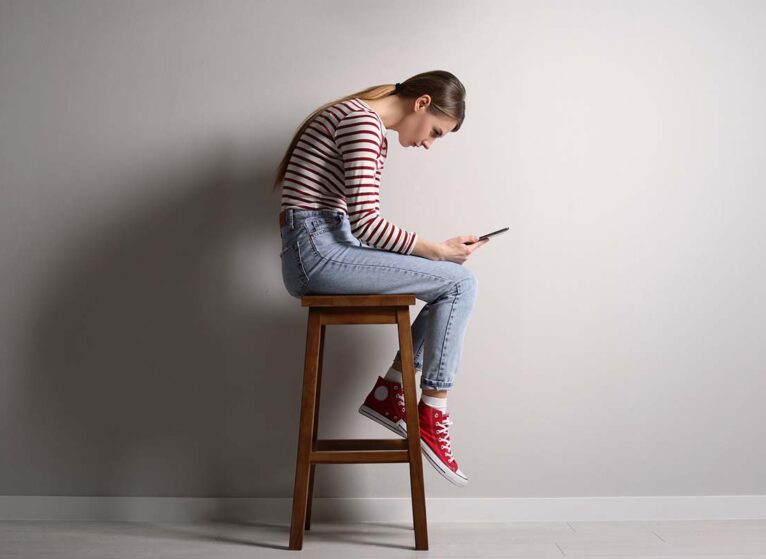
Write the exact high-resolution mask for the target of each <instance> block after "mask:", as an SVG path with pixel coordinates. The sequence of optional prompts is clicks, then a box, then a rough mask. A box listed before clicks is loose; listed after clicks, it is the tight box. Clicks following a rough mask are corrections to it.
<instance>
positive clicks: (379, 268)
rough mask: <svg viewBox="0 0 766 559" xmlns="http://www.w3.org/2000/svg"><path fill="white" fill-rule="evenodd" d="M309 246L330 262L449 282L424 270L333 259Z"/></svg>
mask: <svg viewBox="0 0 766 559" xmlns="http://www.w3.org/2000/svg"><path fill="white" fill-rule="evenodd" d="M338 244H342V243H338ZM311 246H312V248H313V250H314V252H315V253H316V255H317V256H318V257H319V258H321V259H322V260H325V261H327V262H332V263H334V264H341V265H343V266H350V267H352V268H354V267H363V268H375V269H376V270H395V271H397V272H405V273H410V274H417V275H419V276H423V277H429V278H435V279H438V280H441V281H443V282H445V283H449V282H450V280H449V279H447V278H444V277H442V276H435V275H433V274H427V273H425V272H418V271H415V270H408V269H406V268H397V267H396V266H383V265H381V264H351V263H349V262H343V261H342V260H335V259H333V258H328V257H327V256H323V255H322V254H320V253H319V251H318V250H317V249H316V247H315V246H314V244H313V243H312V244H311ZM402 256H410V255H407V254H403V255H402ZM415 258H420V257H419V256H416V257H415Z"/></svg>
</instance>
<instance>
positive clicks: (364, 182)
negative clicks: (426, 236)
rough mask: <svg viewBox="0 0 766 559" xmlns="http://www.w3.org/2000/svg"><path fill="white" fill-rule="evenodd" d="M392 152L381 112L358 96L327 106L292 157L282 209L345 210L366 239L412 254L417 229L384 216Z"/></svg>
mask: <svg viewBox="0 0 766 559" xmlns="http://www.w3.org/2000/svg"><path fill="white" fill-rule="evenodd" d="M387 154H388V141H387V140H386V127H385V126H384V125H383V121H382V120H381V118H380V116H378V113H376V112H375V111H374V110H373V109H372V107H370V106H369V105H368V104H367V103H365V102H364V101H363V100H361V99H358V98H354V99H349V100H347V101H342V102H340V103H336V104H335V105H332V106H331V107H328V108H327V109H325V110H324V111H322V112H321V113H320V114H318V115H317V116H316V118H314V119H313V120H312V121H311V124H309V126H308V127H307V128H306V130H305V131H304V132H303V134H302V135H301V137H300V138H299V140H298V143H297V144H296V145H295V149H293V153H292V155H291V156H290V159H289V161H288V165H287V170H286V172H285V177H284V179H283V180H282V183H281V187H282V201H281V208H280V209H281V210H284V209H286V208H299V209H306V210H317V209H331V210H342V211H344V212H345V213H346V214H347V215H348V219H349V222H350V224H351V233H352V234H353V235H354V237H356V238H357V239H359V240H360V241H362V242H363V243H365V244H367V245H370V246H373V247H375V248H379V249H382V250H388V251H392V252H398V253H401V254H412V251H413V250H414V248H415V242H416V240H417V237H418V235H417V233H415V232H411V231H405V230H404V229H401V228H399V227H397V226H396V225H394V224H393V223H391V222H390V221H387V220H386V219H384V218H383V216H381V215H380V175H381V171H382V170H383V165H384V162H385V159H386V155H387Z"/></svg>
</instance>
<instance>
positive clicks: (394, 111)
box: [365, 95, 407, 132]
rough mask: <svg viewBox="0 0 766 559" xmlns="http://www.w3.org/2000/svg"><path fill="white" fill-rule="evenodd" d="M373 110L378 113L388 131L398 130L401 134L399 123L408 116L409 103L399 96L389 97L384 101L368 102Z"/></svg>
mask: <svg viewBox="0 0 766 559" xmlns="http://www.w3.org/2000/svg"><path fill="white" fill-rule="evenodd" d="M365 103H367V104H368V105H369V106H370V107H372V110H374V111H375V112H376V113H378V116H379V117H380V120H382V121H383V126H385V127H386V129H387V130H396V131H397V132H399V128H398V126H399V123H400V122H401V121H402V119H403V118H404V117H405V115H406V114H407V112H406V104H407V102H406V101H405V100H404V99H402V98H401V97H399V96H398V95H389V96H388V97H383V98H382V99H374V100H372V101H366V100H365Z"/></svg>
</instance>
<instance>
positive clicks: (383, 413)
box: [359, 377, 407, 438]
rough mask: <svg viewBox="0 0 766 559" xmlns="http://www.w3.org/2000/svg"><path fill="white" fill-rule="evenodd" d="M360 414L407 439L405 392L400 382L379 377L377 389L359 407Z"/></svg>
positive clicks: (376, 384)
mask: <svg viewBox="0 0 766 559" xmlns="http://www.w3.org/2000/svg"><path fill="white" fill-rule="evenodd" d="M359 413H361V414H362V415H364V416H366V417H369V418H370V419H372V420H373V421H377V422H378V423H380V424H381V425H383V427H387V428H389V429H391V430H392V431H393V432H394V433H396V434H397V435H400V436H402V437H405V438H406V437H407V422H406V419H405V412H404V390H403V388H402V385H401V384H399V383H398V382H394V381H392V380H388V379H387V378H383V377H378V380H377V382H376V383H375V387H374V388H373V389H372V391H371V392H370V393H369V394H368V395H367V398H366V399H365V401H364V403H363V404H362V405H361V406H360V407H359Z"/></svg>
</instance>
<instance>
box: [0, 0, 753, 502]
mask: <svg viewBox="0 0 766 559" xmlns="http://www.w3.org/2000/svg"><path fill="white" fill-rule="evenodd" d="M764 27H766V8H764V4H763V3H761V2H742V1H740V2H681V1H677V2H640V3H635V2H622V3H616V2H606V1H605V2H593V1H589V2H583V1H581V2H576V3H571V2H563V1H562V2H532V1H530V2H513V3H512V2H506V1H493V2H483V3H467V2H457V1H449V2H444V1H440V2H435V1H431V2H419V3H409V2H406V3H405V2H399V3H397V2H375V3H373V2H350V1H348V2H341V1H324V2H308V1H306V2H271V3H267V2H246V1H226V2H212V1H210V2H196V1H194V2H193V1H183V2H181V1H178V2H170V1H165V2H148V1H147V2H133V1H130V2H128V1H125V2H100V1H92V2H80V1H62V2H53V1H51V2H40V1H15V2H12V1H3V2H2V3H0V186H1V187H2V191H1V192H2V203H1V205H0V212H1V214H0V219H1V220H0V267H1V269H2V275H1V276H0V312H2V321H0V445H1V447H2V450H1V451H0V494H4V495H150V496H263V497H289V496H290V495H291V494H292V483H293V468H294V460H295V449H296V439H297V426H298V412H299V407H300V402H299V398H300V396H299V391H300V385H301V374H302V360H303V344H304V340H305V328H306V323H305V318H306V314H305V310H304V309H301V308H300V306H299V303H298V301H297V300H295V299H292V298H291V297H290V296H289V295H288V294H287V293H286V291H285V290H284V287H283V285H282V279H281V275H280V267H279V257H278V254H279V249H280V244H279V234H278V231H277V223H276V215H277V212H278V206H279V199H278V196H276V195H271V194H270V192H269V186H268V183H269V179H270V177H271V174H272V170H273V168H274V166H275V164H276V163H277V162H278V160H279V158H280V157H281V155H282V153H283V150H284V149H285V147H286V144H287V142H288V141H289V138H290V136H291V134H292V132H293V130H294V129H295V127H296V126H297V125H298V123H299V122H300V121H301V120H302V119H303V118H304V117H305V115H306V114H308V113H309V112H310V111H311V110H313V109H314V108H315V107H316V106H318V105H320V104H322V103H323V102H325V101H327V100H330V99H334V98H337V97H339V96H341V95H344V94H346V93H348V92H351V91H356V90H359V89H362V88H364V87H366V86H368V85H372V84H377V83H387V82H394V81H401V80H403V79H405V78H407V77H408V76H410V75H412V74H415V73H418V72H421V71H425V70H431V69H437V68H443V69H447V70H450V71H452V72H454V73H455V74H456V75H457V76H459V77H460V78H461V80H463V82H464V83H465V85H466V87H467V90H468V98H467V103H468V109H467V118H466V121H465V125H464V127H463V129H462V130H461V131H460V132H458V133H457V134H454V135H448V136H447V137H446V138H445V139H443V140H439V141H437V142H436V144H435V145H434V147H433V148H432V149H431V150H430V151H425V150H415V149H404V148H401V147H400V146H399V145H398V143H397V142H396V132H394V131H391V132H389V141H390V142H391V146H392V149H391V150H390V153H389V157H388V161H387V165H386V172H385V174H384V177H383V191H382V192H383V213H384V215H385V216H386V217H388V218H389V219H391V220H392V221H394V222H396V223H397V224H399V225H401V226H402V227H407V228H413V229H415V230H417V231H418V232H419V233H420V234H421V235H423V236H425V237H427V238H430V239H433V240H444V239H446V238H448V237H451V236H455V235H461V234H481V233H485V232H487V231H489V230H494V229H497V228H500V227H503V226H506V225H508V226H510V228H511V230H510V232H509V233H507V234H505V235H503V236H501V237H498V238H497V239H496V240H495V241H492V242H491V243H490V244H489V245H487V246H486V247H484V248H482V249H481V250H479V251H478V252H476V253H475V254H474V255H473V257H472V258H471V259H469V261H468V262H467V263H466V264H465V265H466V266H469V267H470V268H471V269H472V270H474V271H475V272H476V274H477V275H478V277H479V280H480V285H479V298H478V301H477V306H476V309H475V311H474V315H473V316H472V318H471V323H470V326H469V331H468V334H467V337H466V342H465V343H466V345H465V348H464V353H463V361H462V364H461V367H460V371H459V373H458V379H457V385H456V387H455V389H454V391H453V392H452V393H451V395H450V398H449V406H450V409H451V411H452V415H453V419H454V421H455V424H454V426H453V429H452V437H453V446H454V449H455V452H456V455H457V457H458V459H459V462H460V465H461V467H462V468H463V470H464V471H465V472H466V473H467V474H468V475H469V476H470V478H471V483H470V484H469V485H468V487H466V488H465V489H463V490H458V489H457V488H454V487H453V486H451V485H450V484H448V483H447V482H446V481H445V480H443V479H442V478H440V477H439V476H438V475H437V474H435V473H434V472H433V471H432V470H431V468H430V467H429V466H428V465H427V464H426V466H425V467H426V468H427V476H428V477H427V480H426V482H427V487H428V494H429V496H432V497H439V496H442V497H446V496H458V497H459V496H465V497H533V496H535V497H552V496H562V497H563V496H611V495H615V496H617V495H620V496H623V495H716V494H765V493H766V479H765V478H764V476H763V472H764V471H766V447H765V446H764V445H763V440H764V437H765V436H766V433H765V432H764V431H765V430H764V427H763V426H764V425H766V407H764V405H763V395H764V392H765V391H766V376H765V375H764V371H765V366H764V362H765V358H766V347H765V346H764V344H763V336H764V326H765V324H764V323H765V322H766V296H765V295H766V288H765V287H764V286H766V281H765V278H764V272H765V271H766V270H765V269H764V264H765V262H766V250H765V249H766V247H765V246H764V245H765V244H766V243H765V239H766V225H765V224H764V220H763V208H764V204H765V203H766V194H764V188H763V185H764V167H765V166H766V163H764V157H763V154H764V148H765V147H766V145H765V144H766V134H764V131H765V130H766V127H765V126H764V125H765V124H766V119H765V118H764V116H765V114H766V112H765V110H764V104H763V99H764V98H766V87H765V86H766V81H765V80H764V68H766V44H765V43H766V38H765V36H764V34H763V29H764ZM421 306H422V303H419V304H418V306H417V307H416V308H415V309H413V313H414V312H416V311H417V310H419V309H420V307H421ZM413 318H414V316H413ZM327 344H328V345H327V350H326V356H327V361H326V369H325V370H326V372H325V375H326V376H325V381H324V383H323V385H324V387H325V394H324V400H323V417H322V422H321V433H320V436H323V437H347V436H350V437H353V436H380V437H386V436H388V432H387V431H385V430H384V429H382V428H381V427H379V426H377V425H375V424H373V423H371V422H369V421H368V420H366V419H364V418H363V417H362V416H360V415H359V414H358V413H357V408H358V406H359V404H360V403H361V401H362V399H363V398H364V396H365V395H366V393H367V391H368V390H369V389H370V388H371V386H372V384H373V382H374V380H375V377H376V375H378V374H383V373H384V372H385V370H386V369H387V367H388V365H389V363H390V360H391V358H392V357H393V355H394V352H395V349H396V335H395V331H394V329H393V327H388V326H368V327H350V326H343V327H331V328H330V329H329V330H328V335H327ZM316 491H317V492H316V494H317V496H320V497H321V496H325V497H327V496H344V497H347V496H400V497H406V496H407V495H409V486H408V478H407V469H406V466H404V465H398V466H392V465H369V466H325V467H323V468H320V473H319V476H318V479H317V489H316Z"/></svg>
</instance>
